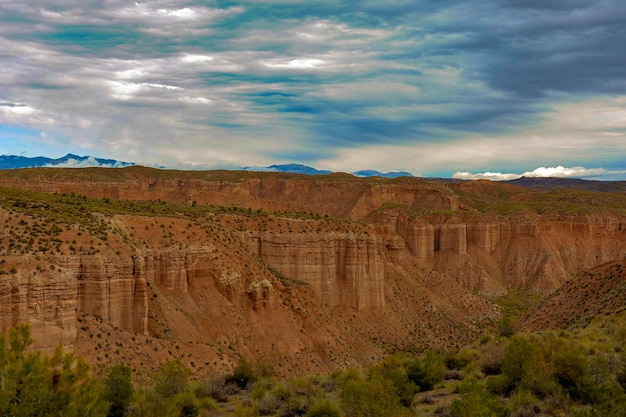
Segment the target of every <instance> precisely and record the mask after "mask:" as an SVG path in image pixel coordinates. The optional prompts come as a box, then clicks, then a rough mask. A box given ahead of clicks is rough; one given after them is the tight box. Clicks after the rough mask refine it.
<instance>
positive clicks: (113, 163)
mask: <svg viewBox="0 0 626 417" xmlns="http://www.w3.org/2000/svg"><path fill="white" fill-rule="evenodd" d="M132 165H137V164H135V163H134V162H124V161H117V160H115V159H104V158H96V157H93V156H78V155H74V154H71V153H69V154H67V155H65V156H64V157H62V158H57V159H54V158H47V157H44V156H37V157H34V158H28V157H25V156H16V155H0V169H15V168H38V167H73V168H85V167H107V168H122V167H127V166H132ZM159 168H162V167H159ZM241 169H242V170H244V171H268V172H285V173H293V174H304V175H326V174H332V173H333V171H328V170H319V169H315V168H313V167H310V166H307V165H302V164H282V165H270V166H267V167H243V168H241ZM352 175H354V176H357V177H382V178H399V177H413V175H412V174H411V173H410V172H405V171H397V172H393V171H392V172H380V171H376V170H371V169H368V170H362V171H356V172H353V173H352ZM419 179H420V180H423V181H431V182H433V181H436V182H463V181H464V180H459V179H455V178H421V177H419ZM502 183H508V184H512V185H517V186H521V187H525V188H532V189H535V190H541V191H550V190H553V189H555V188H576V189H583V190H589V191H602V192H626V181H594V180H584V179H580V178H559V177H521V178H518V179H515V180H510V181H502Z"/></svg>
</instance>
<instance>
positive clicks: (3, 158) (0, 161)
mask: <svg viewBox="0 0 626 417" xmlns="http://www.w3.org/2000/svg"><path fill="white" fill-rule="evenodd" d="M131 165H135V164H134V163H132V162H122V161H116V160H115V159H103V158H95V157H93V156H78V155H74V154H71V153H68V154H67V155H65V156H64V157H61V158H56V159H54V158H47V157H45V156H36V157H34V158H28V157H25V156H17V155H0V169H15V168H40V167H76V168H83V167H108V168H122V167H126V166H131Z"/></svg>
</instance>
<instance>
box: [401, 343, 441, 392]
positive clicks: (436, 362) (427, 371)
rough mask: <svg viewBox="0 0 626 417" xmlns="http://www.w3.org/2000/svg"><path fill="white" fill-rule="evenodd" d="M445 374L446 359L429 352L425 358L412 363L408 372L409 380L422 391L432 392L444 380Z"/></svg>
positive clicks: (408, 367)
mask: <svg viewBox="0 0 626 417" xmlns="http://www.w3.org/2000/svg"><path fill="white" fill-rule="evenodd" d="M445 372H446V365H445V362H444V358H443V357H442V356H441V355H439V354H437V353H435V352H428V353H427V354H426V356H425V357H424V358H422V359H416V360H414V361H412V362H410V363H409V365H408V366H407V370H406V374H407V376H408V378H409V379H410V380H411V381H412V382H413V383H415V385H417V386H418V387H419V389H420V391H430V390H432V389H433V388H434V387H435V384H437V383H439V382H441V381H442V380H443V376H444V374H445Z"/></svg>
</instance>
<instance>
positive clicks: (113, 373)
mask: <svg viewBox="0 0 626 417" xmlns="http://www.w3.org/2000/svg"><path fill="white" fill-rule="evenodd" d="M104 386H105V398H106V400H107V401H108V402H109V403H110V404H111V406H110V408H109V414H108V417H124V416H126V415H127V413H128V409H129V406H130V401H131V398H132V395H133V386H132V384H131V381H130V368H129V367H128V366H126V365H115V366H113V367H112V368H111V369H110V370H109V375H108V376H107V378H106V379H105V380H104Z"/></svg>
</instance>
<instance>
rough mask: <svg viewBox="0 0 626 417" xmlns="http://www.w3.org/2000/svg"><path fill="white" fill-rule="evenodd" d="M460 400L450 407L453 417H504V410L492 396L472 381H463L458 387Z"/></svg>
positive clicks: (483, 387)
mask: <svg viewBox="0 0 626 417" xmlns="http://www.w3.org/2000/svg"><path fill="white" fill-rule="evenodd" d="M459 393H460V394H461V398H459V399H456V400H454V401H453V402H452V404H451V405H450V413H451V414H452V416H453V417H497V416H501V415H505V409H504V408H503V407H502V406H501V405H500V404H498V401H497V399H496V397H495V396H494V395H492V394H491V393H489V391H488V390H487V388H486V387H485V386H484V385H482V384H480V383H478V382H477V381H476V380H474V379H470V380H468V381H464V382H463V383H461V385H460V386H459Z"/></svg>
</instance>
